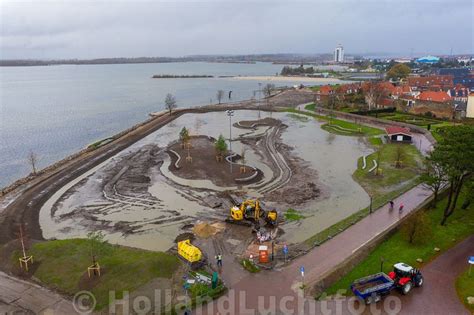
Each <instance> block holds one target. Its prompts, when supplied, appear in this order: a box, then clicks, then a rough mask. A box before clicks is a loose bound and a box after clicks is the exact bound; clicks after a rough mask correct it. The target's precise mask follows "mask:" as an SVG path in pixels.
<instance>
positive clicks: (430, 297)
mask: <svg viewBox="0 0 474 315" xmlns="http://www.w3.org/2000/svg"><path fill="white" fill-rule="evenodd" d="M473 254H474V235H471V236H470V237H468V238H466V239H465V240H464V241H462V242H461V243H459V244H457V245H456V246H454V247H453V248H451V249H449V250H447V251H446V252H445V253H443V254H442V255H441V256H439V257H437V258H436V259H435V260H434V261H432V262H430V263H429V264H427V265H426V266H425V267H424V268H422V271H423V277H424V279H425V284H424V285H423V287H422V288H421V289H417V290H413V291H412V292H411V293H410V294H409V295H407V296H403V297H401V299H402V306H403V307H402V311H401V313H400V314H440V315H441V314H457V315H462V314H470V313H469V311H468V310H467V309H466V308H465V307H464V305H463V304H462V303H461V301H460V300H459V298H458V295H457V293H456V289H455V281H456V278H457V276H458V275H459V274H461V272H463V271H464V270H466V268H467V267H468V264H467V259H468V257H469V256H472V255H473Z"/></svg>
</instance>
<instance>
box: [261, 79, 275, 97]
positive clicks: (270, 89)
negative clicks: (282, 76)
mask: <svg viewBox="0 0 474 315" xmlns="http://www.w3.org/2000/svg"><path fill="white" fill-rule="evenodd" d="M274 90H275V84H271V83H267V84H265V86H264V87H263V95H265V97H266V98H269V97H270V96H272V93H273V91H274Z"/></svg>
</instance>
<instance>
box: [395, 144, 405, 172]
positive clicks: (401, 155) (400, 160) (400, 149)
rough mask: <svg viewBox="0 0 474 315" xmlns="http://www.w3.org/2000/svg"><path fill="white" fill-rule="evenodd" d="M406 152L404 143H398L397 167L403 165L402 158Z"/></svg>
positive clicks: (396, 152)
mask: <svg viewBox="0 0 474 315" xmlns="http://www.w3.org/2000/svg"><path fill="white" fill-rule="evenodd" d="M404 153H405V152H404V151H403V147H402V144H398V145H397V148H396V150H395V167H396V168H400V167H402V159H403V156H404Z"/></svg>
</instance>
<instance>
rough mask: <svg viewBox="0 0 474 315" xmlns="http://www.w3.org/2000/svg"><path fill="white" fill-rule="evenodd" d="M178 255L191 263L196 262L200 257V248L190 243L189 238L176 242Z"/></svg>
mask: <svg viewBox="0 0 474 315" xmlns="http://www.w3.org/2000/svg"><path fill="white" fill-rule="evenodd" d="M178 255H180V256H181V257H183V258H184V259H186V260H187V261H189V262H191V263H193V262H198V261H200V260H201V258H202V253H201V250H200V249H199V248H197V247H196V246H194V245H192V244H191V242H190V240H184V241H181V242H178Z"/></svg>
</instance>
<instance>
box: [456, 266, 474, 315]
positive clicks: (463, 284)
mask: <svg viewBox="0 0 474 315" xmlns="http://www.w3.org/2000/svg"><path fill="white" fill-rule="evenodd" d="M456 291H457V293H458V296H459V298H460V299H461V301H462V302H463V303H464V305H466V307H467V308H468V309H469V310H471V312H474V305H473V304H468V303H467V298H468V297H469V296H474V268H472V270H471V275H469V267H467V269H466V271H465V272H463V273H462V274H461V275H460V276H459V277H458V278H457V280H456Z"/></svg>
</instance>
